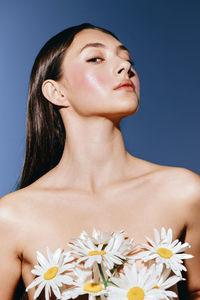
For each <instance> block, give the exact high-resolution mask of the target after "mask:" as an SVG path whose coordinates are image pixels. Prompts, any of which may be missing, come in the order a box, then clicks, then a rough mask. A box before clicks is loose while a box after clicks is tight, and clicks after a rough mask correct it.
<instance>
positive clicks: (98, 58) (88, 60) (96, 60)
mask: <svg viewBox="0 0 200 300" xmlns="http://www.w3.org/2000/svg"><path fill="white" fill-rule="evenodd" d="M101 61H103V58H101V57H92V58H90V59H87V62H96V63H98V62H101Z"/></svg>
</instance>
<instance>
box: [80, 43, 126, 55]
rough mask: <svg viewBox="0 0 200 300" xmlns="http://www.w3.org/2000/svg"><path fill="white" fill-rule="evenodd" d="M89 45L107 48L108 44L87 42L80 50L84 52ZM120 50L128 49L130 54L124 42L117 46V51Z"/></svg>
mask: <svg viewBox="0 0 200 300" xmlns="http://www.w3.org/2000/svg"><path fill="white" fill-rule="evenodd" d="M88 47H95V48H106V46H105V45H104V44H102V43H88V44H86V45H85V46H84V47H83V48H82V49H81V51H80V52H82V51H83V50H85V49H86V48H88ZM120 50H121V51H126V52H128V54H129V51H128V49H127V48H126V47H125V46H124V45H122V44H121V45H118V46H117V52H119V51H120Z"/></svg>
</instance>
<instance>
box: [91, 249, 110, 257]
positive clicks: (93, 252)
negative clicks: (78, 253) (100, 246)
mask: <svg viewBox="0 0 200 300" xmlns="http://www.w3.org/2000/svg"><path fill="white" fill-rule="evenodd" d="M104 254H106V251H104V250H102V251H90V252H89V253H88V255H90V256H93V255H104Z"/></svg>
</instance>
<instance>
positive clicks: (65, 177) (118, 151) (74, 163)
mask: <svg viewBox="0 0 200 300" xmlns="http://www.w3.org/2000/svg"><path fill="white" fill-rule="evenodd" d="M65 127H66V143H65V147H64V151H63V155H62V158H61V160H60V162H59V164H58V165H57V166H56V168H54V171H55V172H56V176H57V179H58V181H59V183H60V184H61V185H64V186H65V185H66V186H67V185H68V184H70V186H74V187H76V188H80V189H85V190H89V191H92V192H94V191H97V190H100V189H101V188H102V187H104V186H107V185H109V184H112V183H114V182H116V181H119V180H120V179H122V178H124V177H125V176H128V172H129V168H130V167H129V166H130V160H133V157H132V156H131V155H130V154H129V153H128V152H127V151H126V149H125V146H124V141H123V137H122V134H121V131H120V128H119V126H118V125H117V124H114V122H112V121H110V120H108V119H106V118H102V117H90V118H79V119H78V120H76V122H71V124H70V122H67V124H65Z"/></svg>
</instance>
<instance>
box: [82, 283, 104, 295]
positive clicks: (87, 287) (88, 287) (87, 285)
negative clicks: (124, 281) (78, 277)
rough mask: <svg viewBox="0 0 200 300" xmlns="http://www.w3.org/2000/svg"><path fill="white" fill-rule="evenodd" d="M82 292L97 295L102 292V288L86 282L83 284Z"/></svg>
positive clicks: (96, 284)
mask: <svg viewBox="0 0 200 300" xmlns="http://www.w3.org/2000/svg"><path fill="white" fill-rule="evenodd" d="M83 290H84V291H85V292H90V293H98V292H101V291H102V290H103V288H102V286H101V285H100V284H98V283H95V282H87V283H85V284H84V287H83Z"/></svg>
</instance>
